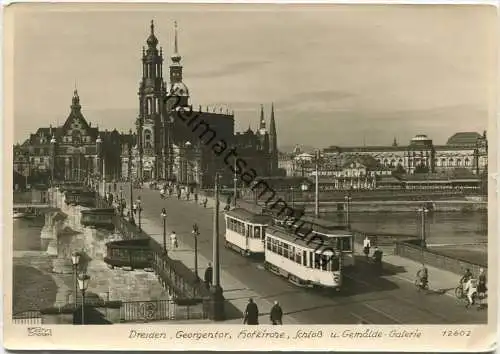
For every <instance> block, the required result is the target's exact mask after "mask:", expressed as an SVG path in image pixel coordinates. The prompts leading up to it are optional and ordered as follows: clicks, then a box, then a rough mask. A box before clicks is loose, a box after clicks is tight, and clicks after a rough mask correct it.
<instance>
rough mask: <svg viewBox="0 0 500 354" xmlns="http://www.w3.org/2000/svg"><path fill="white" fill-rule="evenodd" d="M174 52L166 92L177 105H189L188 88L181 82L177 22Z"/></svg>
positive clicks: (175, 24)
mask: <svg viewBox="0 0 500 354" xmlns="http://www.w3.org/2000/svg"><path fill="white" fill-rule="evenodd" d="M174 29H175V37H174V54H172V57H171V58H170V59H172V64H171V65H170V89H169V91H168V94H169V95H170V96H175V97H176V101H177V102H176V104H177V105H178V106H182V107H186V106H188V105H189V90H188V88H187V86H186V85H185V84H184V83H183V82H182V64H181V59H182V57H181V55H180V54H179V44H178V39H177V32H178V31H177V22H175V23H174Z"/></svg>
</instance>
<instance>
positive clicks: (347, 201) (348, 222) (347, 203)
mask: <svg viewBox="0 0 500 354" xmlns="http://www.w3.org/2000/svg"><path fill="white" fill-rule="evenodd" d="M344 201H345V212H346V213H345V224H346V226H347V228H348V229H350V228H351V218H350V211H351V201H352V197H351V195H350V194H347V195H346V196H344Z"/></svg>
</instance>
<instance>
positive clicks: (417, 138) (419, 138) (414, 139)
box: [411, 134, 430, 141]
mask: <svg viewBox="0 0 500 354" xmlns="http://www.w3.org/2000/svg"><path fill="white" fill-rule="evenodd" d="M424 140H430V139H429V138H428V137H427V135H425V134H419V135H415V137H414V138H412V139H411V141H424Z"/></svg>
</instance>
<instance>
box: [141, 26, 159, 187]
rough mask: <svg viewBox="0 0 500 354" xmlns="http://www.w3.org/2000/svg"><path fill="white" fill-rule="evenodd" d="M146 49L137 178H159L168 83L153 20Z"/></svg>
mask: <svg viewBox="0 0 500 354" xmlns="http://www.w3.org/2000/svg"><path fill="white" fill-rule="evenodd" d="M146 43H147V49H145V48H144V47H143V49H142V80H141V83H140V86H139V92H138V95H139V116H138V118H137V121H136V127H137V138H138V141H137V148H138V154H139V161H138V162H139V164H138V177H139V178H142V179H150V178H156V177H158V164H159V159H158V155H159V154H161V151H162V146H161V140H162V139H161V136H162V133H163V132H162V125H161V112H162V110H163V104H164V97H165V94H166V84H165V82H164V81H163V74H162V73H163V53H162V49H161V48H160V50H159V51H158V48H157V46H158V39H157V38H156V36H155V26H154V22H153V21H151V32H150V34H149V37H148V39H147V40H146Z"/></svg>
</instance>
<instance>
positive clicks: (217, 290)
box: [210, 173, 225, 321]
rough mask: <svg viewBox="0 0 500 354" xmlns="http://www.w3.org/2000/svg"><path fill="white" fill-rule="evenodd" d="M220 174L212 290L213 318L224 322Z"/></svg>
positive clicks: (216, 205)
mask: <svg viewBox="0 0 500 354" xmlns="http://www.w3.org/2000/svg"><path fill="white" fill-rule="evenodd" d="M219 177H220V176H219V173H216V174H215V186H214V194H215V195H214V197H215V208H214V227H213V235H212V237H213V242H212V244H213V265H214V266H213V274H212V279H213V281H212V284H213V285H212V288H211V292H210V295H211V301H210V303H211V311H210V313H211V316H212V320H214V321H223V320H224V319H225V313H224V295H223V290H222V287H221V286H220V258H219Z"/></svg>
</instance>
